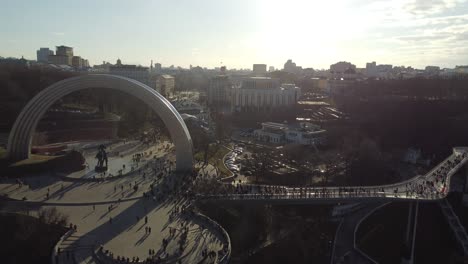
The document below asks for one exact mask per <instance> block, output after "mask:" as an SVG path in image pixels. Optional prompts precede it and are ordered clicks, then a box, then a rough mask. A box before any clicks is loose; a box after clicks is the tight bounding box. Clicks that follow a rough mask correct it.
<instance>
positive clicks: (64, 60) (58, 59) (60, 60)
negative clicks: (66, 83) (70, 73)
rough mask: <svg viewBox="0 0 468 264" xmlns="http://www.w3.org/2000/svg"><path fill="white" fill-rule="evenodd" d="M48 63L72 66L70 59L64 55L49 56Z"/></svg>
mask: <svg viewBox="0 0 468 264" xmlns="http://www.w3.org/2000/svg"><path fill="white" fill-rule="evenodd" d="M48 61H49V63H52V64H57V65H69V66H71V65H72V57H70V56H64V55H49V59H48Z"/></svg>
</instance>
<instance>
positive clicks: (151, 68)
mask: <svg viewBox="0 0 468 264" xmlns="http://www.w3.org/2000/svg"><path fill="white" fill-rule="evenodd" d="M152 71H153V60H151V65H150V72H152Z"/></svg>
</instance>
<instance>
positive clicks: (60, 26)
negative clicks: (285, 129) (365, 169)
mask: <svg viewBox="0 0 468 264" xmlns="http://www.w3.org/2000/svg"><path fill="white" fill-rule="evenodd" d="M0 10H1V15H0V56H3V57H10V56H11V57H21V56H24V57H25V58H26V59H36V50H37V49H39V48H40V47H48V48H51V49H55V46H58V45H67V46H71V47H73V48H74V53H75V55H78V56H82V57H84V58H86V59H88V60H89V61H90V63H91V64H93V65H94V64H100V63H102V61H110V62H111V63H115V61H116V60H117V59H118V58H120V59H121V60H122V63H126V64H140V65H144V66H149V64H150V61H151V60H153V61H154V62H159V63H161V64H162V65H163V67H165V66H170V65H175V66H181V67H184V68H188V67H189V65H193V66H197V65H200V66H203V67H208V68H212V67H219V66H223V65H224V66H226V67H227V68H228V69H230V68H251V67H252V64H253V63H264V64H267V65H268V66H274V67H275V68H283V65H284V63H285V62H286V61H287V60H288V59H292V60H293V61H294V62H296V64H297V65H300V66H302V67H304V68H309V67H312V68H314V69H328V68H329V66H330V64H333V63H336V62H338V61H349V62H352V63H354V64H356V66H357V67H365V63H366V62H372V61H376V62H377V64H393V65H399V66H400V65H404V66H413V67H416V68H424V67H425V66H426V65H438V66H441V67H448V68H453V67H455V65H466V64H468V0H392V1H390V0H383V1H379V0H340V1H334V0H323V1H316V0H288V1H283V0H277V1H275V0H170V1H167V0H165V1H160V0H79V1H76V0H74V1H69V0H57V1H54V0H41V1H38V0H30V1H25V0H14V1H11V0H0Z"/></svg>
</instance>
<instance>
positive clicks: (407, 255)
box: [401, 201, 419, 264]
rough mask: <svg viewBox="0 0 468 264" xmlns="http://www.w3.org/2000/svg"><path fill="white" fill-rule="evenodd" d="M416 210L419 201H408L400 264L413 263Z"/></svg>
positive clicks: (416, 222)
mask: <svg viewBox="0 0 468 264" xmlns="http://www.w3.org/2000/svg"><path fill="white" fill-rule="evenodd" d="M418 211H419V202H418V201H416V202H414V201H413V202H410V203H409V208H408V223H407V225H406V236H405V250H404V251H403V255H402V257H401V264H413V261H414V245H415V243H416V228H417V225H418Z"/></svg>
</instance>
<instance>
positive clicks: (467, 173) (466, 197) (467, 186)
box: [463, 164, 468, 207]
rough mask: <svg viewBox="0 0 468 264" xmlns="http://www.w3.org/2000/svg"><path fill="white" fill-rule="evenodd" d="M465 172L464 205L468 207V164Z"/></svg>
mask: <svg viewBox="0 0 468 264" xmlns="http://www.w3.org/2000/svg"><path fill="white" fill-rule="evenodd" d="M464 171H465V177H464V179H465V186H464V188H463V205H464V206H465V207H468V164H466V165H465V166H464Z"/></svg>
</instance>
